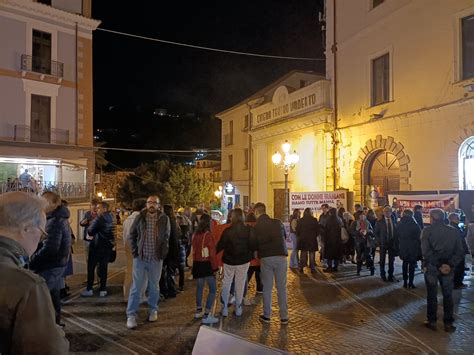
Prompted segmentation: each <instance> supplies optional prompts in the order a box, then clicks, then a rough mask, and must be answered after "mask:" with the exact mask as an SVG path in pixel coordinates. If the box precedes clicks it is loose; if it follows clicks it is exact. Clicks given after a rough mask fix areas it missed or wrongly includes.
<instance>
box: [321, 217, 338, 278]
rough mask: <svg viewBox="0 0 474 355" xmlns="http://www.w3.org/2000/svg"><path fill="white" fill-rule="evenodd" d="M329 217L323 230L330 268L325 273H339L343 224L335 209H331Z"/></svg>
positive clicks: (325, 250) (326, 255) (326, 256)
mask: <svg viewBox="0 0 474 355" xmlns="http://www.w3.org/2000/svg"><path fill="white" fill-rule="evenodd" d="M328 214H329V217H328V219H327V222H326V226H325V227H324V229H323V236H324V257H325V258H326V259H327V260H328V267H327V268H326V269H324V270H323V271H324V272H334V271H338V268H337V266H338V263H339V260H341V257H342V240H341V227H342V222H341V221H340V220H339V218H338V217H337V210H336V209H335V208H330V209H329V212H328Z"/></svg>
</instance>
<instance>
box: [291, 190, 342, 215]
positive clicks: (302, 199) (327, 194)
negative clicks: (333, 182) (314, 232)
mask: <svg viewBox="0 0 474 355" xmlns="http://www.w3.org/2000/svg"><path fill="white" fill-rule="evenodd" d="M324 203H327V204H328V205H329V207H334V208H340V207H344V209H345V210H346V211H347V191H345V190H340V191H322V192H290V214H291V212H292V211H293V210H294V209H295V208H298V209H300V210H302V211H303V210H304V209H305V208H307V207H309V208H311V211H312V212H313V213H320V211H321V205H322V204H324Z"/></svg>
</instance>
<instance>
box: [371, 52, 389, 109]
mask: <svg viewBox="0 0 474 355" xmlns="http://www.w3.org/2000/svg"><path fill="white" fill-rule="evenodd" d="M371 91H372V93H371V96H372V97H371V105H372V106H375V105H379V104H381V103H384V102H387V101H389V100H390V57H389V54H388V53H387V54H384V55H382V56H380V57H378V58H375V59H373V60H372V89H371Z"/></svg>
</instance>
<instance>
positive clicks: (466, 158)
mask: <svg viewBox="0 0 474 355" xmlns="http://www.w3.org/2000/svg"><path fill="white" fill-rule="evenodd" d="M459 188H460V189H461V190H474V136H473V137H470V138H468V139H466V140H465V141H464V143H463V144H461V148H460V149H459Z"/></svg>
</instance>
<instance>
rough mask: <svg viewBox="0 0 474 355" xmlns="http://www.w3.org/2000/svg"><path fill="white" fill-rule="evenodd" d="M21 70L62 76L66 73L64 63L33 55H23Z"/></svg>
mask: <svg viewBox="0 0 474 355" xmlns="http://www.w3.org/2000/svg"><path fill="white" fill-rule="evenodd" d="M21 70H26V71H31V72H35V73H40V74H46V75H51V76H55V77H57V78H62V77H63V74H64V64H63V63H61V62H56V61H54V60H45V59H44V58H41V57H33V56H32V55H27V54H22V55H21Z"/></svg>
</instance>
